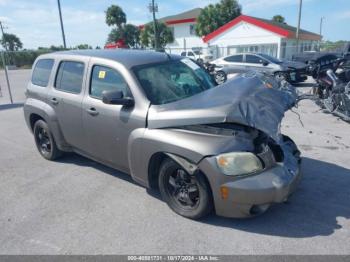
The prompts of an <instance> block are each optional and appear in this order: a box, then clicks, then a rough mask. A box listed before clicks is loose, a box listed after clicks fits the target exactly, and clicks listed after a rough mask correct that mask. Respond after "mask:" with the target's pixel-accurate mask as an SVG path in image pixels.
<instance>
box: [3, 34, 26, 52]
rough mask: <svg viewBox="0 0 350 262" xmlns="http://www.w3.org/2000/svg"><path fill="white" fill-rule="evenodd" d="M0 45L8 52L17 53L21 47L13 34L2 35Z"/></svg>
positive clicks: (19, 41) (20, 43)
mask: <svg viewBox="0 0 350 262" xmlns="http://www.w3.org/2000/svg"><path fill="white" fill-rule="evenodd" d="M1 45H2V46H3V47H4V48H5V49H7V50H9V51H17V50H19V49H21V48H22V47H23V44H22V42H21V40H20V39H19V38H18V37H17V36H16V35H14V34H7V33H4V35H3V37H2V39H1Z"/></svg>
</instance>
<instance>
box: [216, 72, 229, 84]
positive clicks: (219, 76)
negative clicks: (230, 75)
mask: <svg viewBox="0 0 350 262" xmlns="http://www.w3.org/2000/svg"><path fill="white" fill-rule="evenodd" d="M226 80H227V75H226V73H225V72H224V71H217V72H216V73H215V82H216V83H217V84H218V85H221V84H223V83H225V82H226Z"/></svg>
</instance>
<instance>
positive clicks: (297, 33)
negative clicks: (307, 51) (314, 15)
mask: <svg viewBox="0 0 350 262" xmlns="http://www.w3.org/2000/svg"><path fill="white" fill-rule="evenodd" d="M302 5H303V0H299V16H298V27H297V32H296V38H297V53H299V31H300V20H301V7H302Z"/></svg>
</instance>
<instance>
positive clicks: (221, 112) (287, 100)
mask: <svg viewBox="0 0 350 262" xmlns="http://www.w3.org/2000/svg"><path fill="white" fill-rule="evenodd" d="M269 87H270V88H269ZM271 87H272V88H271ZM296 99H297V94H296V92H295V89H294V87H292V86H290V85H288V84H287V83H284V85H283V86H282V85H281V84H280V83H277V82H276V81H275V80H274V79H272V78H270V77H267V76H265V75H263V74H260V73H246V74H242V75H241V76H238V77H235V78H233V79H232V80H230V81H227V82H226V83H224V84H222V85H219V86H217V87H214V88H212V89H209V90H207V91H205V92H202V93H199V94H197V95H194V96H191V97H189V98H186V99H182V100H179V101H176V102H173V103H169V104H165V105H152V106H151V107H150V109H149V112H148V128H166V127H179V126H186V125H198V124H214V123H223V122H227V123H238V124H242V125H246V126H250V127H254V128H256V129H259V130H261V131H263V132H264V133H266V134H268V135H269V136H271V137H272V138H273V139H274V140H275V141H277V142H279V140H280V123H281V120H282V118H283V117H284V112H285V111H287V110H288V109H290V108H291V107H292V106H294V105H295V103H296Z"/></svg>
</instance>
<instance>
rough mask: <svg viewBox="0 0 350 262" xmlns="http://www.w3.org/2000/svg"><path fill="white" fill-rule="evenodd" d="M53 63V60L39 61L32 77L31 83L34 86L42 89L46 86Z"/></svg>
mask: <svg viewBox="0 0 350 262" xmlns="http://www.w3.org/2000/svg"><path fill="white" fill-rule="evenodd" d="M53 62H54V61H53V59H41V60H39V61H38V62H37V63H36V65H35V67H34V70H33V75H32V83H33V84H34V85H37V86H43V87H46V86H47V84H48V83H49V79H50V74H51V70H52V66H53Z"/></svg>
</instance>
